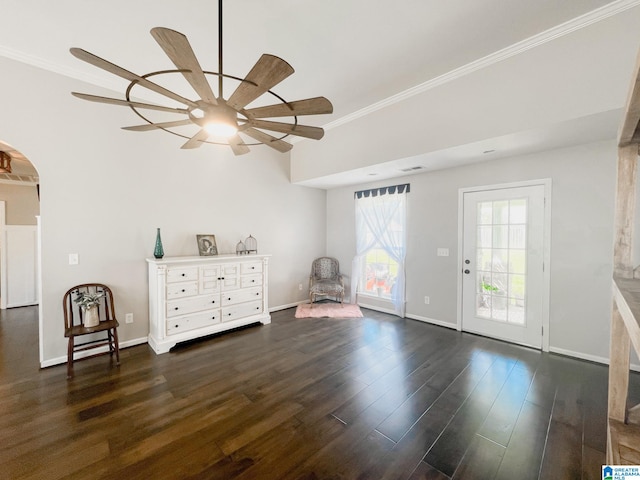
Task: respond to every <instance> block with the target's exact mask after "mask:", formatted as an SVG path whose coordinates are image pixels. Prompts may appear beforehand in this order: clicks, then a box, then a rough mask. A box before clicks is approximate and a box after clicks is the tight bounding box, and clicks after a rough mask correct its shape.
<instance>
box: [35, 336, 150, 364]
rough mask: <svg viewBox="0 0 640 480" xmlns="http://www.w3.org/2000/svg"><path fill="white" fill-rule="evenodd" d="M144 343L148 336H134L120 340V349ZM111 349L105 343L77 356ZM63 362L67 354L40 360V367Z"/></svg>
mask: <svg viewBox="0 0 640 480" xmlns="http://www.w3.org/2000/svg"><path fill="white" fill-rule="evenodd" d="M143 343H147V337H140V338H134V339H133V340H126V341H124V342H120V343H119V345H120V349H125V348H128V347H135V346H136V345H142V344H143ZM108 351H109V347H108V346H107V345H105V346H104V347H100V348H96V349H95V350H90V351H86V352H79V353H78V354H76V356H75V358H76V359H78V360H80V359H81V358H84V357H89V356H91V355H95V354H96V353H103V352H104V353H106V352H108ZM63 363H67V356H66V355H65V356H63V357H57V358H50V359H49V360H45V361H43V362H40V368H47V367H53V366H55V365H62V364H63Z"/></svg>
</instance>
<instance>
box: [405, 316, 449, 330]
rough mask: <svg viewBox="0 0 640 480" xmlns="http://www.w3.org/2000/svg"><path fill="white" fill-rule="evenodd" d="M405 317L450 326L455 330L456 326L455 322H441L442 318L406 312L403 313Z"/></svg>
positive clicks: (440, 325)
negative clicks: (437, 318)
mask: <svg viewBox="0 0 640 480" xmlns="http://www.w3.org/2000/svg"><path fill="white" fill-rule="evenodd" d="M405 316H406V317H407V318H410V319H411V320H418V321H419V322H424V323H431V324H432V325H437V326H439V327H445V328H450V329H452V330H457V329H458V326H457V325H456V324H455V323H449V322H443V321H442V320H436V319H435V318H429V317H422V316H420V315H413V314H409V313H407V314H406V315H405Z"/></svg>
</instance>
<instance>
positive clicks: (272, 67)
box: [227, 53, 294, 110]
mask: <svg viewBox="0 0 640 480" xmlns="http://www.w3.org/2000/svg"><path fill="white" fill-rule="evenodd" d="M293 72H294V70H293V67H291V65H289V64H288V63H287V62H285V61H284V60H282V59H281V58H279V57H276V56H275V55H269V54H267V53H265V54H263V55H262V56H261V57H260V59H259V60H258V61H257V62H256V64H255V65H254V66H253V68H252V69H251V71H250V72H249V73H248V74H247V76H246V77H245V78H244V80H245V81H243V82H242V83H241V84H240V85H238V88H236V91H235V92H233V95H231V97H229V100H227V104H228V105H229V106H231V107H232V108H235V109H236V110H239V109H241V108H243V107H244V106H245V105H248V104H249V103H251V102H252V101H254V100H255V99H256V98H258V97H259V96H260V95H262V94H263V93H265V92H267V91H269V90H271V88H272V87H274V86H275V85H277V84H278V83H280V82H281V81H282V80H284V79H285V78H287V77H288V76H289V75H291V74H292V73H293Z"/></svg>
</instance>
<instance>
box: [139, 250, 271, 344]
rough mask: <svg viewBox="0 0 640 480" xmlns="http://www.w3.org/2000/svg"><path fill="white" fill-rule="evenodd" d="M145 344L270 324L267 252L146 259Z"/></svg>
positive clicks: (169, 342) (178, 340) (175, 340)
mask: <svg viewBox="0 0 640 480" xmlns="http://www.w3.org/2000/svg"><path fill="white" fill-rule="evenodd" d="M147 262H148V263H149V345H151V348H153V350H154V351H155V352H156V353H158V354H159V353H166V352H168V351H169V349H170V348H171V347H174V346H175V345H176V344H177V343H179V342H184V341H185V340H191V339H194V338H198V337H202V336H205V335H211V334H213V333H218V332H222V331H225V330H230V329H232V328H237V327H241V326H243V325H249V324H251V323H256V322H261V323H263V324H267V323H270V322H271V316H270V315H269V307H268V305H269V303H268V295H267V293H268V282H267V279H268V276H267V272H268V268H267V267H268V263H269V255H250V256H242V257H239V256H237V255H217V256H213V257H165V258H163V259H160V260H157V259H155V258H148V259H147Z"/></svg>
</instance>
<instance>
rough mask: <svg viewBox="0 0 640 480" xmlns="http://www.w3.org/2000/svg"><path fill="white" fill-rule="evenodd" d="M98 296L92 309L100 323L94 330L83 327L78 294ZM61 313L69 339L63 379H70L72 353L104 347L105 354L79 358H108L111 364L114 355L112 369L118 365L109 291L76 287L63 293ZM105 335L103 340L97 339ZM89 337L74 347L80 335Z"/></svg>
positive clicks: (103, 287)
mask: <svg viewBox="0 0 640 480" xmlns="http://www.w3.org/2000/svg"><path fill="white" fill-rule="evenodd" d="M86 293H98V294H101V298H100V299H99V303H98V304H97V305H96V306H94V307H93V308H96V309H97V311H98V315H99V318H100V322H99V324H98V325H96V326H85V320H86V316H87V315H86V313H85V311H84V310H83V308H82V307H81V306H80V305H78V304H77V303H76V301H75V300H76V298H77V297H78V295H79V294H86ZM62 308H63V310H64V336H65V337H67V338H68V339H69V346H68V350H67V378H72V377H73V361H74V353H76V352H84V351H86V350H91V349H94V348H100V347H104V346H108V347H109V349H108V350H106V351H100V352H98V353H94V354H93V355H88V356H84V357H83V358H91V357H96V356H98V355H105V354H107V353H108V354H109V355H110V356H111V359H112V361H113V354H114V353H115V354H116V365H120V349H119V347H118V331H117V327H118V326H119V325H118V320H116V316H115V309H114V306H113V294H112V293H111V289H110V288H109V287H107V286H106V285H103V284H102V283H84V284H82V285H76V286H75V287H71V288H70V289H69V290H67V293H65V294H64V297H63V299H62ZM101 333H106V337H105V336H103V335H100V334H101ZM91 334H95V335H93V336H92V337H91V338H90V339H88V340H87V341H85V342H84V343H79V344H76V343H75V339H76V337H80V336H82V335H91Z"/></svg>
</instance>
